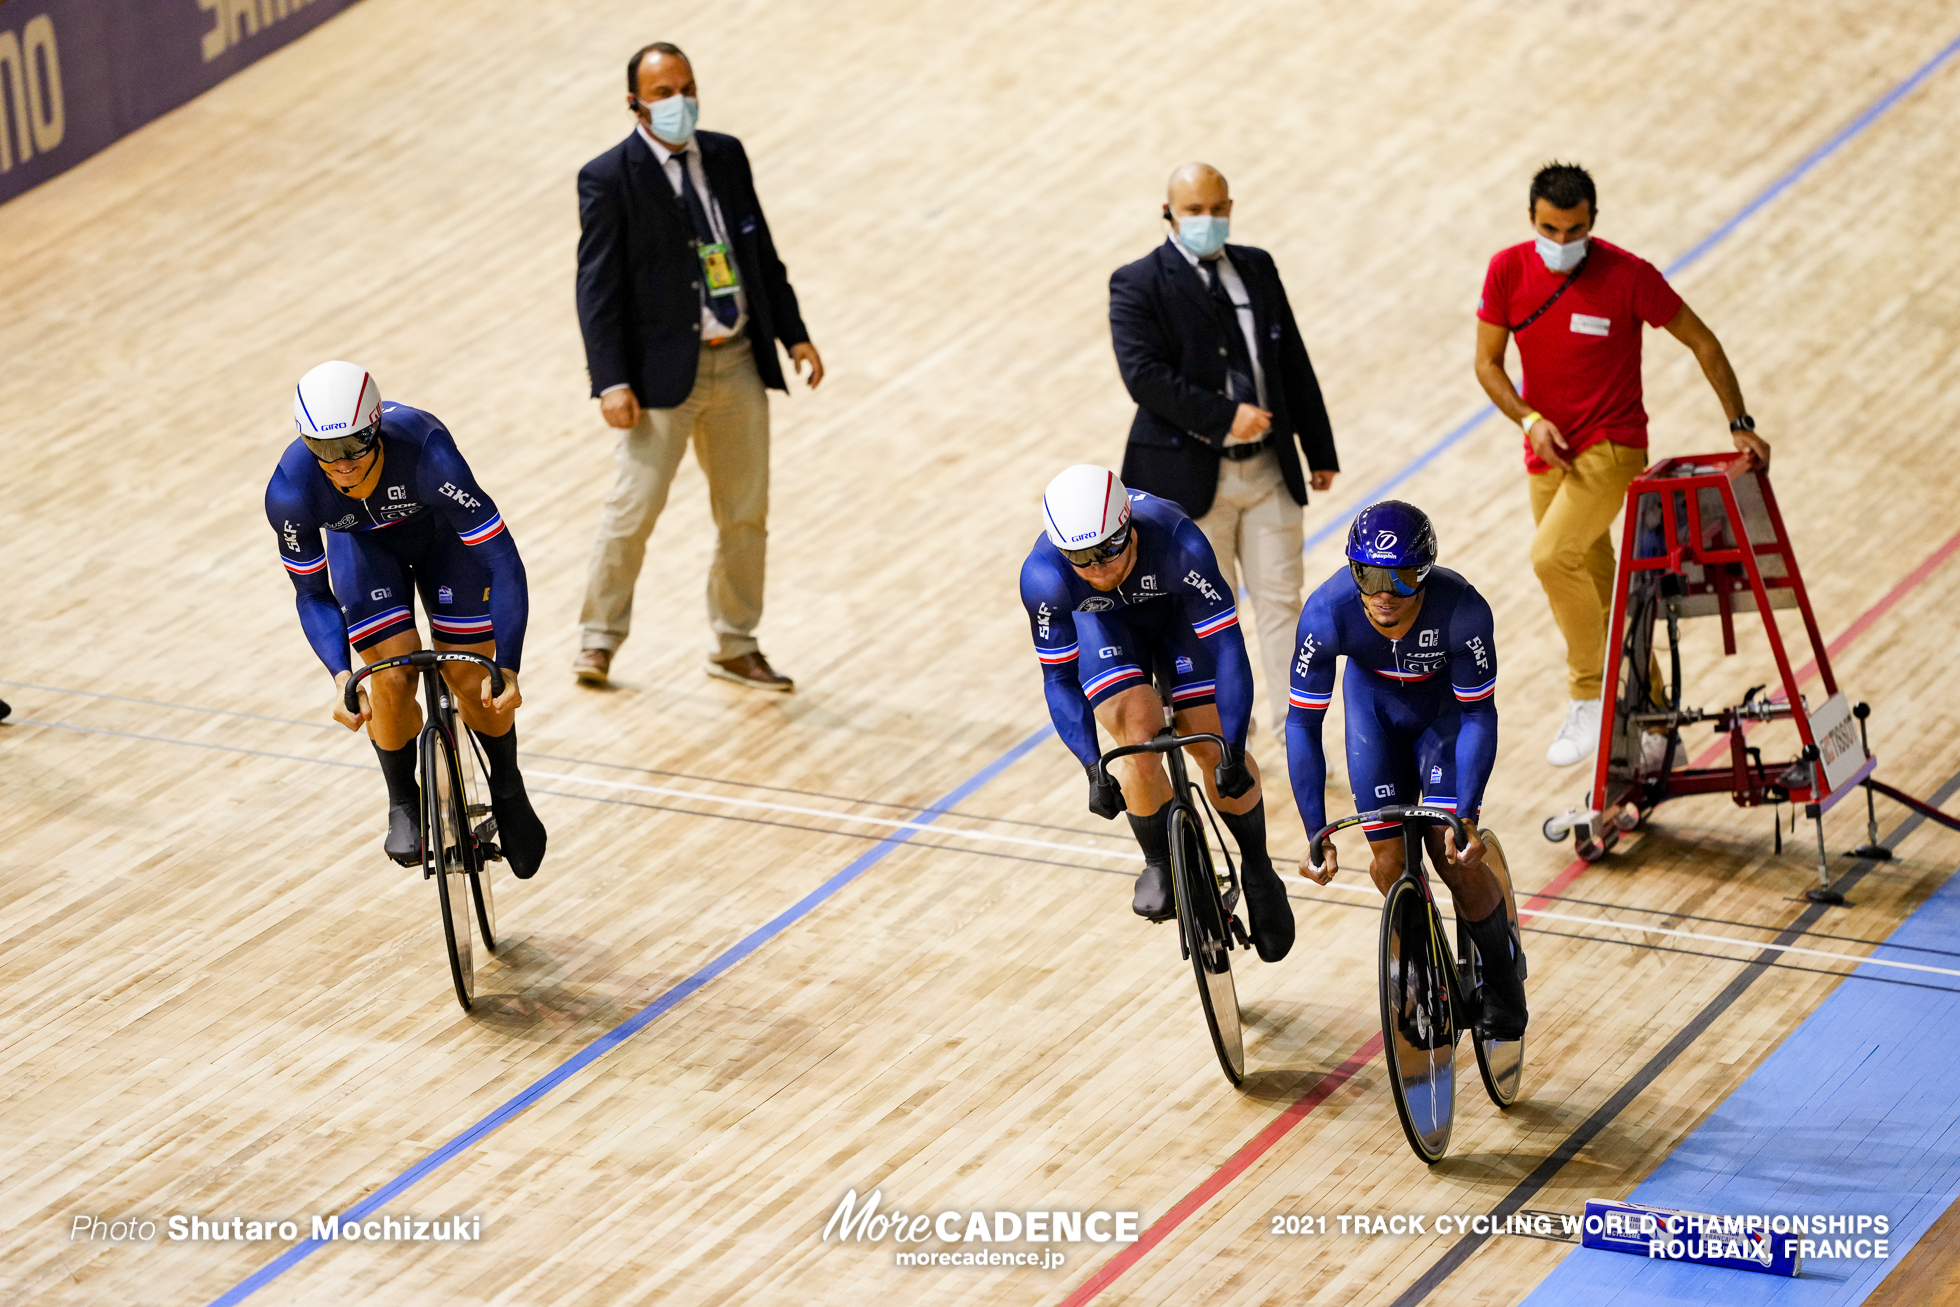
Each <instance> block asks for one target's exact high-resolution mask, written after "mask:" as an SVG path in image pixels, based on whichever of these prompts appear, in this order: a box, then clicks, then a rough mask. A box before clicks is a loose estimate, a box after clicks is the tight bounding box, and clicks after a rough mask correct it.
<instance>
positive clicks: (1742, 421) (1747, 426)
mask: <svg viewBox="0 0 1960 1307" xmlns="http://www.w3.org/2000/svg"><path fill="white" fill-rule="evenodd" d="M1755 429H1756V419H1754V418H1752V417H1750V416H1749V415H1748V414H1747V413H1744V414H1743V415H1742V416H1741V417H1739V418H1737V419H1736V420H1735V421H1733V422H1731V423H1729V430H1731V431H1754V430H1755Z"/></svg>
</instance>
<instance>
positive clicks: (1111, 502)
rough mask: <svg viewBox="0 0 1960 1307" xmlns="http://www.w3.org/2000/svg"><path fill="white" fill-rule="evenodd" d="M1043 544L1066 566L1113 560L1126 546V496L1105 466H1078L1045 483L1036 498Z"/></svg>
mask: <svg viewBox="0 0 1960 1307" xmlns="http://www.w3.org/2000/svg"><path fill="white" fill-rule="evenodd" d="M1041 516H1042V521H1043V524H1044V525H1045V526H1046V528H1047V530H1048V542H1049V543H1050V544H1052V545H1054V546H1055V548H1057V549H1059V550H1061V551H1062V557H1064V558H1066V559H1068V560H1069V562H1071V563H1076V564H1079V565H1081V566H1085V567H1086V566H1088V565H1089V564H1091V563H1099V562H1101V561H1103V560H1104V559H1106V558H1114V557H1115V556H1116V555H1117V554H1120V553H1122V552H1123V549H1124V546H1126V545H1128V544H1129V543H1130V529H1129V528H1130V494H1129V492H1128V491H1127V490H1125V489H1123V483H1122V482H1121V481H1118V480H1117V479H1116V474H1115V473H1114V472H1112V471H1110V470H1109V469H1108V468H1106V467H1097V466H1096V465H1095V464H1093V463H1077V464H1076V465H1075V466H1074V467H1071V468H1066V469H1064V470H1063V471H1062V473H1061V475H1060V476H1057V477H1056V478H1055V479H1054V480H1053V481H1050V482H1049V483H1048V489H1047V490H1046V491H1044V492H1043V494H1042V496H1041Z"/></svg>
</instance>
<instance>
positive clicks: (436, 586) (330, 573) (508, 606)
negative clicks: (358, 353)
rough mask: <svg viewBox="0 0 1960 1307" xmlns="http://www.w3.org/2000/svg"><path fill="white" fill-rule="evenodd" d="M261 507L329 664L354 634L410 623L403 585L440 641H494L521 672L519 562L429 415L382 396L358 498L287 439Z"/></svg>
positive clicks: (342, 666) (373, 635) (526, 607)
mask: <svg viewBox="0 0 1960 1307" xmlns="http://www.w3.org/2000/svg"><path fill="white" fill-rule="evenodd" d="M265 515H266V520H267V521H269V522H271V523H272V529H273V531H274V532H275V533H277V535H278V537H279V558H280V561H281V562H283V563H284V564H285V565H286V571H287V573H288V574H289V575H290V576H291V577H292V580H293V588H294V589H295V590H297V591H298V592H299V596H298V604H299V622H300V625H301V626H302V627H303V628H304V629H305V631H306V638H307V641H308V642H309V643H310V644H312V646H313V652H314V653H316V654H318V655H319V656H320V661H321V662H323V663H325V664H326V666H327V670H328V671H329V672H334V673H339V672H344V671H348V670H350V665H349V662H348V657H347V645H348V642H349V641H350V640H351V641H352V642H353V645H354V647H355V648H356V649H366V648H368V647H369V646H371V645H375V644H378V643H380V642H381V641H383V640H385V639H387V638H388V637H389V636H392V635H395V634H398V633H399V632H402V631H411V630H414V629H415V612H414V607H413V601H412V600H411V599H410V598H409V587H410V586H411V585H413V586H414V588H415V589H416V590H418V591H419V592H420V593H421V595H422V606H423V608H424V609H425V610H426V611H427V612H428V614H429V624H430V627H431V629H432V631H433V633H434V636H435V638H436V639H437V640H439V641H441V642H442V643H444V644H457V645H468V644H480V643H482V642H484V641H488V640H495V641H496V644H497V664H498V666H500V667H507V668H509V669H510V670H511V671H513V672H514V671H518V670H520V667H519V664H520V663H521V661H522V658H523V652H524V627H525V625H526V623H527V622H528V621H529V620H530V597H529V591H528V589H527V587H526V584H525V578H524V560H523V559H522V558H520V557H518V553H517V543H516V542H515V541H514V540H512V539H511V537H510V532H509V531H507V530H505V529H504V519H503V515H502V514H501V513H499V512H498V511H497V505H496V504H495V503H494V502H492V500H491V498H490V496H489V495H488V494H486V493H485V492H484V490H483V488H482V487H481V486H479V485H477V483H476V478H475V477H474V476H472V475H470V468H469V464H468V463H465V462H464V461H463V456H462V454H461V453H460V452H458V450H457V448H456V441H455V439H454V438H453V437H451V436H450V434H449V432H448V431H447V430H445V429H444V428H443V425H442V424H441V423H440V422H438V421H436V419H435V417H434V416H433V415H431V414H429V413H425V412H423V411H422V410H421V409H419V408H410V407H408V406H407V405H406V404H395V403H388V402H384V403H383V404H382V406H381V476H380V480H379V483H378V484H377V485H376V486H375V487H374V490H373V492H372V493H371V494H369V495H368V496H367V497H366V498H364V499H355V498H353V497H352V496H349V495H346V494H343V493H341V492H340V491H339V490H338V489H336V488H335V486H334V484H333V482H332V481H330V480H328V479H327V474H326V472H325V471H324V470H322V469H321V467H320V465H319V463H318V462H316V461H315V460H314V457H313V452H312V451H311V450H309V449H308V448H307V447H306V444H305V442H304V441H301V440H298V439H295V440H294V441H293V443H292V444H291V445H289V446H288V447H287V449H286V452H285V454H284V455H282V456H281V457H280V459H279V466H278V468H277V469H276V470H275V471H274V472H273V474H272V481H271V483H270V484H269V485H267V486H266V488H265ZM322 531H325V532H326V533H327V534H326V538H325V541H324V542H323V541H322V539H321V536H320V533H321V532H322ZM329 577H331V581H330V580H329Z"/></svg>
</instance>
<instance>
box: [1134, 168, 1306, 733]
mask: <svg viewBox="0 0 1960 1307" xmlns="http://www.w3.org/2000/svg"><path fill="white" fill-rule="evenodd" d="M1231 213H1232V196H1231V191H1230V189H1229V188H1228V187H1227V186H1226V184H1225V178H1224V176H1223V175H1221V174H1220V173H1219V171H1218V170H1217V169H1216V168H1213V167H1211V166H1210V165H1209V164H1203V163H1187V164H1185V165H1184V166H1182V167H1180V168H1179V169H1178V170H1177V171H1176V172H1174V173H1172V174H1171V180H1170V187H1169V194H1168V197H1167V200H1166V203H1165V205H1164V218H1165V220H1166V221H1167V222H1169V223H1170V224H1171V226H1172V232H1171V234H1170V236H1169V237H1168V238H1167V239H1166V240H1165V241H1164V243H1163V244H1162V245H1160V246H1158V247H1157V249H1156V250H1155V251H1154V252H1152V253H1151V254H1148V255H1146V256H1144V257H1143V258H1141V259H1138V260H1137V261H1136V262H1135V263H1131V264H1126V265H1125V266H1123V267H1121V268H1118V269H1117V270H1116V272H1115V273H1114V274H1113V275H1112V276H1111V277H1110V279H1109V331H1110V337H1111V339H1112V341H1113V342H1114V344H1115V347H1116V366H1117V368H1118V369H1119V370H1120V371H1121V372H1122V374H1123V384H1124V385H1125V386H1126V387H1128V388H1129V392H1130V397H1131V398H1132V399H1134V400H1136V402H1137V413H1136V418H1135V420H1134V421H1132V422H1131V424H1130V440H1129V447H1128V448H1127V449H1126V450H1125V451H1124V453H1123V484H1124V485H1126V486H1130V487H1132V488H1134V489H1137V490H1147V491H1149V492H1150V493H1151V494H1153V495H1160V496H1162V497H1164V498H1166V499H1171V500H1175V501H1176V502H1177V503H1178V504H1179V505H1180V506H1182V507H1183V509H1184V511H1185V512H1187V513H1189V514H1190V515H1191V516H1192V517H1194V518H1196V519H1197V522H1198V526H1199V527H1200V528H1201V529H1202V530H1203V531H1204V533H1205V536H1206V538H1207V539H1209V540H1210V541H1211V547H1212V552H1213V553H1215V554H1217V555H1218V566H1219V569H1220V570H1221V571H1222V572H1223V573H1224V576H1225V579H1226V581H1228V582H1231V583H1232V584H1233V585H1235V586H1236V585H1238V584H1239V583H1240V582H1241V580H1243V584H1244V586H1245V589H1246V592H1247V593H1248V594H1249V595H1250V596H1251V598H1252V607H1253V612H1254V614H1255V616H1256V618H1257V621H1258V627H1257V630H1258V637H1259V651H1260V664H1261V671H1263V672H1264V674H1265V686H1264V690H1265V700H1266V707H1267V716H1268V720H1269V721H1270V722H1271V723H1272V724H1273V729H1274V734H1275V735H1276V736H1277V737H1278V738H1280V739H1284V738H1285V731H1284V723H1285V720H1286V685H1287V667H1288V664H1289V663H1290V662H1291V660H1292V654H1293V648H1292V646H1293V627H1294V625H1295V623H1296V622H1297V621H1298V620H1299V615H1300V589H1301V580H1302V576H1303V566H1304V565H1303V562H1302V559H1301V548H1302V545H1303V543H1304V535H1303V531H1302V524H1301V510H1302V508H1303V507H1304V506H1305V505H1306V502H1307V489H1308V486H1309V485H1311V486H1312V488H1313V489H1315V490H1326V489H1328V488H1329V487H1331V486H1332V485H1333V484H1334V476H1335V474H1336V473H1337V472H1338V471H1339V469H1340V462H1339V460H1337V459H1336V458H1335V456H1334V433H1333V429H1332V427H1331V426H1330V425H1329V424H1328V421H1327V405H1326V403H1325V402H1324V401H1323V400H1322V399H1321V396H1320V383H1319V381H1317V380H1316V379H1315V378H1314V373H1313V364H1312V363H1310V362H1309V361H1308V359H1307V347H1306V344H1305V343H1304V342H1303V341H1302V340H1301V339H1300V328H1299V327H1298V325H1297V324H1295V322H1294V321H1293V309H1292V307H1291V306H1290V305H1289V304H1288V303H1287V300H1286V288H1285V287H1284V286H1282V285H1281V284H1280V279H1279V270H1278V269H1277V268H1276V267H1275V266H1274V265H1273V259H1272V256H1271V255H1270V254H1268V253H1266V251H1264V250H1261V249H1255V248H1253V247H1252V246H1250V245H1227V244H1226V243H1225V237H1226V234H1227V233H1228V231H1229V230H1230V220H1231ZM1303 454H1304V456H1305V459H1306V470H1305V471H1302V469H1301V465H1300V464H1301V457H1302V455H1303Z"/></svg>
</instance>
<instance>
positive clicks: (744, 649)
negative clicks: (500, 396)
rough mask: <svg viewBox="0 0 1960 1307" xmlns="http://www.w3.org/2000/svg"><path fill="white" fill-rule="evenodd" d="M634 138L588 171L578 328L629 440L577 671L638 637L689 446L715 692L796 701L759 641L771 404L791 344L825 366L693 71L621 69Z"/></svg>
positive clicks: (607, 659)
mask: <svg viewBox="0 0 1960 1307" xmlns="http://www.w3.org/2000/svg"><path fill="white" fill-rule="evenodd" d="M626 104H627V108H628V109H630V110H631V111H632V113H633V115H634V117H635V119H636V120H637V121H636V122H635V125H634V129H633V133H632V134H631V135H630V136H628V137H627V138H626V139H625V140H624V141H621V142H620V143H619V144H618V145H616V146H614V147H613V148H612V149H610V150H608V151H606V152H605V153H604V154H602V155H600V156H599V157H598V158H596V159H594V160H592V162H590V163H588V164H586V165H585V167H584V168H582V169H580V170H579V175H578V199H579V242H578V319H579V330H580V332H581V333H582V334H583V335H584V337H585V360H586V367H587V369H588V370H589V371H590V372H591V374H592V394H593V395H594V396H595V397H597V398H598V400H599V405H600V412H601V413H602V414H603V415H604V417H605V419H606V422H607V423H608V424H609V425H611V426H613V427H616V428H618V429H619V431H620V438H619V447H618V450H617V452H616V454H615V459H614V461H615V466H616V469H617V479H616V481H615V482H614V485H613V491H612V495H611V496H610V497H609V498H608V499H607V501H606V507H605V514H604V516H603V517H602V518H601V520H600V524H599V535H598V540H597V541H596V542H595V544H594V546H593V551H592V565H591V569H590V572H589V574H588V576H587V580H586V591H585V605H584V609H583V611H582V613H581V614H580V625H581V627H582V628H583V630H582V638H581V641H580V644H581V649H580V652H579V655H578V658H577V660H576V662H575V663H574V664H573V670H574V671H575V672H576V673H577V674H578V677H579V679H580V680H581V681H585V682H587V683H590V684H601V685H603V684H604V683H605V682H606V680H607V678H608V677H609V675H610V674H611V669H612V658H613V654H614V652H615V651H616V650H617V649H618V648H619V646H620V644H621V643H622V642H623V641H624V640H625V639H626V635H627V632H628V630H629V629H630V627H631V624H632V616H633V589H634V585H635V583H636V582H637V581H638V579H639V574H640V565H641V563H642V562H643V561H644V559H645V557H646V542H647V537H648V536H649V535H650V534H651V533H652V531H653V527H654V523H655V522H656V521H657V520H658V519H659V517H660V510H661V509H662V508H663V507H664V506H665V505H666V502H667V490H668V487H669V486H670V485H671V484H672V481H673V477H674V471H675V469H676V468H677V467H678V466H679V465H680V460H681V456H682V455H683V454H685V453H686V452H687V447H688V443H689V442H690V441H692V442H693V444H694V455H695V458H696V459H697V460H699V462H700V464H701V470H702V471H703V472H704V473H706V474H707V480H708V503H709V507H710V509H711V510H712V512H713V514H714V519H715V529H716V543H715V558H714V563H713V565H712V567H711V569H710V570H709V573H708V619H709V624H710V625H711V626H712V627H713V630H714V635H715V648H714V651H713V652H712V653H711V654H710V655H709V659H708V664H707V671H708V674H709V675H711V676H718V677H721V678H722V679H724V680H729V681H734V682H736V683H737V684H740V685H745V686H748V687H750V688H753V689H760V690H774V691H778V692H784V693H786V692H788V691H790V690H792V689H794V688H795V687H794V683H793V682H792V681H791V680H790V679H789V678H788V677H786V676H783V675H781V674H779V673H778V672H776V671H775V669H773V668H772V667H770V665H769V661H768V659H766V658H764V657H763V655H762V651H761V649H760V647H759V646H758V645H757V643H756V638H755V628H756V625H757V624H758V623H759V622H760V621H761V618H762V585H763V570H764V558H765V547H766V541H767V538H768V526H767V521H768V514H769V401H768V396H767V394H766V393H765V388H774V389H776V390H786V389H787V388H788V387H787V385H786V384H785V381H784V377H783V369H782V364H781V362H780V361H779V360H778V358H777V356H776V342H777V341H781V342H782V343H783V346H784V347H785V348H786V349H787V350H788V351H789V355H790V358H791V359H793V360H795V363H796V365H797V368H798V370H799V371H801V369H802V368H803V367H804V366H805V365H807V366H808V367H809V369H810V372H809V384H810V385H811V386H812V387H815V386H816V385H817V384H818V383H819V382H820V381H822V380H823V361H822V360H821V359H820V358H819V357H818V355H817V350H816V347H815V346H814V345H812V344H811V343H810V333H809V332H807V331H806V330H804V327H803V318H802V316H801V315H800V314H799V313H798V311H797V305H796V292H795V291H794V290H793V289H791V287H790V284H789V274H788V271H787V269H785V268H784V267H783V261H782V260H781V259H780V258H778V257H777V255H776V246H775V243H774V242H773V241H772V240H771V239H770V236H769V224H768V222H767V221H766V220H765V219H764V218H763V216H762V205H761V203H760V202H759V201H758V200H757V199H756V195H755V181H754V178H753V177H752V176H751V174H750V172H749V160H748V156H747V155H746V154H745V153H743V150H742V143H741V142H740V141H738V140H736V139H735V138H734V137H733V136H725V135H723V134H721V133H719V132H699V131H696V130H695V127H694V124H695V118H696V116H697V114H698V112H699V107H698V106H699V101H698V99H697V96H696V92H695V84H694V69H693V66H692V65H691V64H689V62H688V59H687V56H686V55H685V54H682V53H681V51H680V49H679V47H677V46H673V45H669V44H667V43H666V42H664V41H663V42H656V43H654V44H653V45H649V46H646V47H644V48H642V49H640V50H638V51H636V52H635V53H634V55H633V57H632V59H630V60H629V61H628V62H627V65H626Z"/></svg>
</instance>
